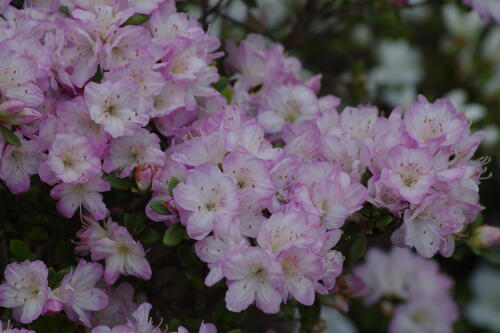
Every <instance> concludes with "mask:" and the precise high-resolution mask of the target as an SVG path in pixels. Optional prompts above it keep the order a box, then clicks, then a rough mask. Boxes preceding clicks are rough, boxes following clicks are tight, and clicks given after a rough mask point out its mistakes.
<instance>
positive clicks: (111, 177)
mask: <svg viewBox="0 0 500 333" xmlns="http://www.w3.org/2000/svg"><path fill="white" fill-rule="evenodd" d="M103 179H104V180H105V181H107V182H108V183H109V185H111V188H113V189H114V190H124V191H130V190H131V189H132V186H133V183H132V182H131V181H130V180H129V179H126V178H119V177H118V176H117V175H116V174H114V173H110V174H107V175H104V176H103Z"/></svg>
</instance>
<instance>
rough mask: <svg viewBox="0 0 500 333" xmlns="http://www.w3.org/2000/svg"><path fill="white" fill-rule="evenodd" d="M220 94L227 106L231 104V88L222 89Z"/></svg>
mask: <svg viewBox="0 0 500 333" xmlns="http://www.w3.org/2000/svg"><path fill="white" fill-rule="evenodd" d="M220 94H221V95H222V96H224V97H225V98H226V100H227V103H228V104H231V102H232V101H233V89H232V88H231V87H226V88H224V89H222V91H221V92H220Z"/></svg>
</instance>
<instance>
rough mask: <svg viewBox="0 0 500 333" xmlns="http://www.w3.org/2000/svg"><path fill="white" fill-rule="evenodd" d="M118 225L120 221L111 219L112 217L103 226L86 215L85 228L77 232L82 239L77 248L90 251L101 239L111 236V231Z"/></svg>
mask: <svg viewBox="0 0 500 333" xmlns="http://www.w3.org/2000/svg"><path fill="white" fill-rule="evenodd" d="M118 227H119V226H118V223H116V222H114V221H113V220H111V218H108V220H107V221H106V222H105V225H104V227H102V226H101V225H100V224H99V222H97V221H95V220H93V219H91V218H89V217H86V216H84V217H83V228H82V229H80V230H79V231H78V232H77V234H76V235H77V236H78V238H80V241H81V243H80V244H79V245H78V246H77V247H76V250H77V251H88V250H89V249H90V248H91V247H93V246H94V245H95V244H96V243H97V242H98V241H100V240H101V239H104V238H110V237H111V233H112V232H113V231H114V230H116V229H117V228H118Z"/></svg>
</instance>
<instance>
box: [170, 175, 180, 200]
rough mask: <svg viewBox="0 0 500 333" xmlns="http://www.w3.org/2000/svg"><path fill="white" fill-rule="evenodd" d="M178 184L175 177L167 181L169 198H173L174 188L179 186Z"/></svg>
mask: <svg viewBox="0 0 500 333" xmlns="http://www.w3.org/2000/svg"><path fill="white" fill-rule="evenodd" d="M179 183H180V180H179V179H177V178H175V177H172V178H170V180H169V181H168V194H170V196H171V197H173V196H174V188H175V187H176V186H177V185H179Z"/></svg>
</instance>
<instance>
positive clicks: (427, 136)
mask: <svg viewBox="0 0 500 333" xmlns="http://www.w3.org/2000/svg"><path fill="white" fill-rule="evenodd" d="M404 124H405V126H406V131H407V133H408V135H409V136H410V137H411V138H413V139H415V140H416V141H417V142H418V143H419V144H420V145H421V146H432V145H434V144H441V145H444V146H449V145H452V144H455V143H457V141H458V140H459V139H460V138H461V137H462V136H463V135H464V133H465V131H466V130H467V129H468V127H469V125H468V123H467V120H466V119H465V116H464V115H463V114H461V113H459V112H458V111H457V110H456V109H455V108H454V107H453V105H452V104H451V102H450V101H448V100H446V99H439V100H437V101H436V102H434V103H432V104H431V103H429V102H428V101H427V100H426V99H425V97H423V96H419V99H418V101H417V102H415V103H413V104H411V105H410V106H409V107H408V110H407V111H406V112H405V115H404Z"/></svg>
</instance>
